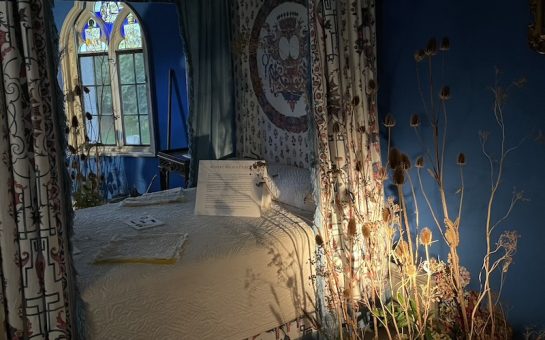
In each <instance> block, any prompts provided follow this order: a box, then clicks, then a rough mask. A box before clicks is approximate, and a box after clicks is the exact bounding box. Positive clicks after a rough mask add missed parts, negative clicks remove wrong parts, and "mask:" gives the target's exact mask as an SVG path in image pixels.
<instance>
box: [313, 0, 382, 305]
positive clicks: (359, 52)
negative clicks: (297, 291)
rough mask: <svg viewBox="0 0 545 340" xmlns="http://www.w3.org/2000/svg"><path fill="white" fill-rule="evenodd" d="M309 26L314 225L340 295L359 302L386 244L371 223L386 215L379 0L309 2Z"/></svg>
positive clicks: (315, 0) (324, 0) (322, 0)
mask: <svg viewBox="0 0 545 340" xmlns="http://www.w3.org/2000/svg"><path fill="white" fill-rule="evenodd" d="M309 30H310V54H311V55H310V58H311V70H312V96H313V109H314V120H315V125H316V129H317V131H316V135H317V143H318V146H317V157H318V169H317V170H318V173H317V174H316V177H317V178H316V181H317V182H319V183H317V185H316V187H317V188H316V189H317V191H318V192H319V198H320V200H319V212H320V213H319V214H317V219H318V221H317V224H318V226H319V228H320V229H319V232H320V235H321V236H322V238H323V240H324V242H326V244H327V245H328V248H329V249H331V250H332V255H331V256H332V257H333V262H334V263H335V266H336V271H337V273H339V275H338V276H339V279H340V284H339V285H340V286H341V289H342V290H341V292H338V293H341V296H345V297H348V296H350V297H352V298H353V299H354V300H355V299H357V298H359V297H361V296H362V294H364V293H365V289H364V288H365V286H366V285H367V283H366V281H367V280H369V279H370V277H369V273H370V271H371V270H372V266H370V265H369V264H370V261H372V259H373V258H380V252H381V251H383V250H384V249H383V248H381V246H380V244H379V243H380V237H379V235H377V233H378V232H379V231H378V230H377V229H376V227H374V226H376V224H373V222H375V221H378V220H380V219H381V218H382V209H381V208H382V201H383V187H382V181H381V174H382V171H381V160H380V147H379V134H378V122H377V105H376V83H375V77H376V41H375V1H374V0H327V1H326V0H309ZM381 249H382V250H381ZM382 254H384V253H383V252H382ZM382 258H384V256H382ZM326 284H327V283H326Z"/></svg>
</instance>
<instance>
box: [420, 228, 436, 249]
mask: <svg viewBox="0 0 545 340" xmlns="http://www.w3.org/2000/svg"><path fill="white" fill-rule="evenodd" d="M432 236H433V235H432V232H431V230H430V228H427V227H426V228H424V229H422V231H421V232H420V243H422V245H424V246H425V247H428V246H429V245H430V244H431V241H432Z"/></svg>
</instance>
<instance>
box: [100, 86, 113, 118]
mask: <svg viewBox="0 0 545 340" xmlns="http://www.w3.org/2000/svg"><path fill="white" fill-rule="evenodd" d="M97 96H98V107H99V110H100V113H101V114H103V115H111V114H113V112H114V111H113V105H112V88H111V86H100V87H97Z"/></svg>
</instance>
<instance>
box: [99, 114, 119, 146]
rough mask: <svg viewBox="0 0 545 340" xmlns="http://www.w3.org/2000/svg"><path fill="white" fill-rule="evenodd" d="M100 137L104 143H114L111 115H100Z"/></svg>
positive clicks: (112, 118)
mask: <svg viewBox="0 0 545 340" xmlns="http://www.w3.org/2000/svg"><path fill="white" fill-rule="evenodd" d="M100 138H101V142H102V144H104V145H114V144H115V129H114V117H113V116H101V117H100Z"/></svg>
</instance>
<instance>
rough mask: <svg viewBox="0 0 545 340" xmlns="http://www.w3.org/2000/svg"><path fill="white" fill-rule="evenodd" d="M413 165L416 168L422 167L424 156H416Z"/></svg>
mask: <svg viewBox="0 0 545 340" xmlns="http://www.w3.org/2000/svg"><path fill="white" fill-rule="evenodd" d="M414 166H415V167H417V168H423V167H424V157H422V156H418V158H417V159H416V162H415V165H414Z"/></svg>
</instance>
